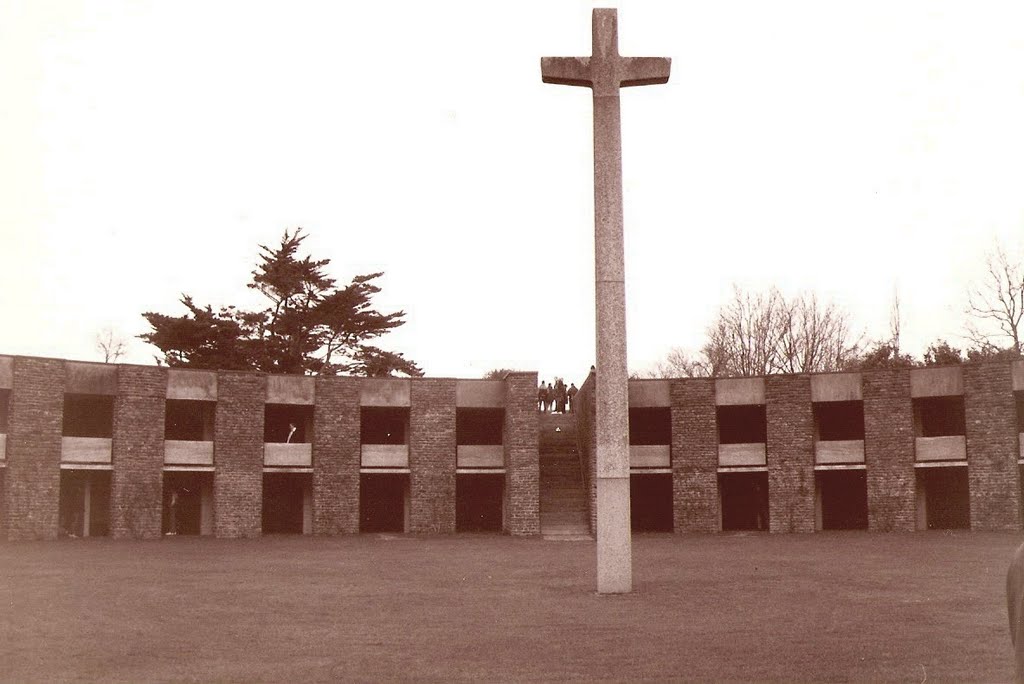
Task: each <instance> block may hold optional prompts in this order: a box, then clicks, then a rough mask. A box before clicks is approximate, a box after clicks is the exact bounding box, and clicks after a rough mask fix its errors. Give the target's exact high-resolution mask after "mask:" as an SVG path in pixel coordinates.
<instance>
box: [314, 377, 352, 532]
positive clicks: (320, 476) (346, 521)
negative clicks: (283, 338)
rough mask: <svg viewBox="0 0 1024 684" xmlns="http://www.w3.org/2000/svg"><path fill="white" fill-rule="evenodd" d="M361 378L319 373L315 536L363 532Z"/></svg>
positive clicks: (316, 420)
mask: <svg viewBox="0 0 1024 684" xmlns="http://www.w3.org/2000/svg"><path fill="white" fill-rule="evenodd" d="M359 386H360V380H359V379H358V378H339V377H324V376H318V377H317V379H316V406H315V407H314V409H313V534H355V533H357V532H359V466H360V464H361V453H360V442H359Z"/></svg>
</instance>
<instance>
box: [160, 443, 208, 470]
mask: <svg viewBox="0 0 1024 684" xmlns="http://www.w3.org/2000/svg"><path fill="white" fill-rule="evenodd" d="M164 465H189V466H193V465H209V466H212V465H213V442H200V441H191V440H179V439H168V440H165V441H164Z"/></svg>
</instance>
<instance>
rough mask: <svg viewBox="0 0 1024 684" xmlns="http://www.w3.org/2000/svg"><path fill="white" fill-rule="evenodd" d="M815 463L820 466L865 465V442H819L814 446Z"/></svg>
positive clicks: (859, 440) (854, 440) (852, 440)
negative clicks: (838, 464) (837, 464)
mask: <svg viewBox="0 0 1024 684" xmlns="http://www.w3.org/2000/svg"><path fill="white" fill-rule="evenodd" d="M814 462H815V463H816V464H819V465H824V464H836V463H863V462H864V440H863V439H844V440H835V441H830V442H818V443H817V444H815V445H814Z"/></svg>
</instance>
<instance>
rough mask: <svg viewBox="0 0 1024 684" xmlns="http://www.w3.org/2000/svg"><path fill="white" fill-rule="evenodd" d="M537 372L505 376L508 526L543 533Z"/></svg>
mask: <svg viewBox="0 0 1024 684" xmlns="http://www.w3.org/2000/svg"><path fill="white" fill-rule="evenodd" d="M538 429H539V428H538V413H537V374H536V373H509V374H508V376H507V377H506V378H505V428H504V434H503V437H502V442H503V444H504V446H505V530H506V531H507V532H508V533H509V534H513V535H527V534H540V450H539V446H538Z"/></svg>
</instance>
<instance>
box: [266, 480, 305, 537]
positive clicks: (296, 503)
mask: <svg viewBox="0 0 1024 684" xmlns="http://www.w3.org/2000/svg"><path fill="white" fill-rule="evenodd" d="M312 492H313V474H312V473H263V534H303V533H307V532H308V531H310V530H309V525H310V522H311V521H312V510H311V506H312Z"/></svg>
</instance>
